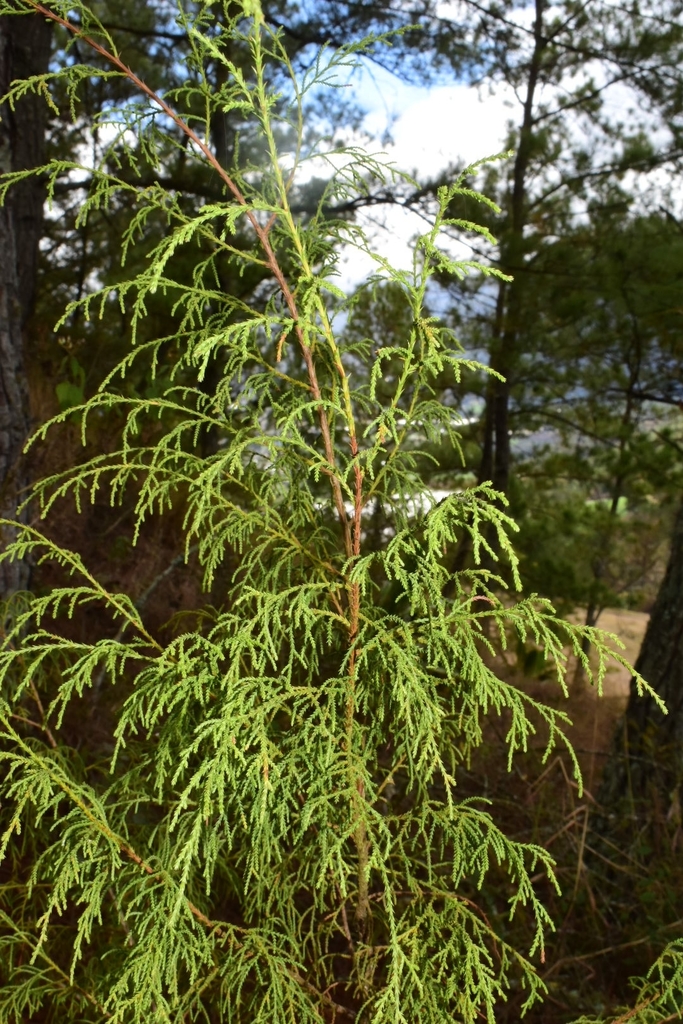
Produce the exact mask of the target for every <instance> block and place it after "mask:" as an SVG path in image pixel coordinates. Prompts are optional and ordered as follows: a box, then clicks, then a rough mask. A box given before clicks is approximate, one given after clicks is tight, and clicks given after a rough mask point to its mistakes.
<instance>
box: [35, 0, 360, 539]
mask: <svg viewBox="0 0 683 1024" xmlns="http://www.w3.org/2000/svg"><path fill="white" fill-rule="evenodd" d="M25 3H26V4H27V5H28V6H29V7H31V8H32V9H33V10H34V11H36V12H37V13H39V14H42V15H43V16H44V17H45V18H49V19H50V20H51V21H54V22H56V23H57V24H58V25H61V26H62V27H63V28H65V29H66V30H67V31H68V32H71V34H72V35H74V36H76V37H77V38H78V39H81V40H82V41H83V42H84V43H85V44H86V45H87V46H90V47H91V48H92V49H93V50H94V51H95V52H96V53H99V55H100V56H101V57H103V58H104V60H106V61H108V63H110V64H112V65H113V66H114V67H115V68H117V70H119V71H120V72H121V74H122V75H125V76H126V78H127V79H128V80H129V81H130V82H132V84H133V85H134V86H135V87H136V89H139V91H140V92H142V93H143V95H145V96H147V97H148V98H149V99H150V100H151V101H152V102H153V103H155V104H156V105H157V106H158V107H160V108H161V110H163V112H164V113H165V114H166V116H167V117H169V118H170V119H171V120H172V121H173V123H174V124H175V125H176V126H177V127H178V128H179V129H180V130H181V131H182V132H183V133H184V134H185V135H186V136H187V138H188V139H189V140H190V141H191V142H193V143H194V145H195V146H196V147H197V148H198V149H199V150H200V152H201V153H202V154H203V155H204V156H205V157H206V159H207V160H208V162H209V164H210V165H211V166H212V167H213V168H214V170H215V171H216V173H217V174H218V175H219V177H220V178H221V179H222V180H223V182H224V183H225V185H226V186H227V188H228V190H229V191H230V192H231V193H232V195H233V196H234V198H235V199H236V200H237V202H238V203H239V204H240V206H243V207H244V211H245V215H246V217H247V220H248V221H249V223H250V224H251V226H252V228H253V230H254V233H255V234H256V237H257V238H258V240H259V242H260V244H261V248H262V249H263V251H264V253H265V256H266V263H267V265H268V267H269V269H270V271H271V273H272V274H273V277H274V278H275V280H276V281H277V284H278V287H279V289H280V291H281V292H282V297H283V298H284V300H285V304H286V306H287V309H288V311H289V314H290V316H291V317H292V320H293V321H294V330H295V333H296V336H297V340H298V342H299V346H300V348H301V354H302V355H303V358H304V363H305V364H306V372H307V374H308V379H309V381H310V385H311V393H312V394H313V398H314V399H315V401H316V402H317V403H318V418H319V420H320V432H321V434H322V438H323V446H324V449H325V459H326V460H327V463H328V465H329V467H330V468H331V469H332V470H334V466H335V461H336V460H335V455H334V445H333V443H332V435H331V433H330V425H329V420H328V417H327V413H326V412H325V408H324V406H323V403H322V392H321V390H320V385H319V382H318V375H317V373H316V369H315V363H314V361H313V353H312V351H311V348H310V346H309V345H308V344H307V342H306V337H305V335H304V332H303V330H302V328H301V325H300V323H299V311H298V308H297V304H296V300H295V298H294V295H293V294H292V291H291V289H290V287H289V285H288V284H287V280H286V278H285V276H284V273H283V272H282V268H281V267H280V264H279V262H278V259H277V256H276V255H275V253H274V251H273V247H272V246H271V244H270V239H269V237H268V236H269V233H270V229H271V227H272V224H273V217H271V219H270V221H269V222H268V224H267V225H266V226H265V227H262V226H261V225H260V224H259V222H258V219H257V218H256V217H255V215H254V213H253V212H252V211H251V210H250V209H249V204H248V202H247V199H246V196H245V195H244V193H243V192H242V190H241V189H240V188H239V186H238V185H237V184H236V182H234V181H233V179H232V178H231V177H230V175H229V174H228V173H227V171H226V170H225V168H224V167H223V166H222V165H221V163H220V161H219V160H218V159H217V158H216V156H215V155H214V153H212V152H211V149H210V147H209V146H207V144H206V143H205V142H204V141H203V140H202V139H201V138H200V137H199V135H197V133H196V132H195V131H194V130H193V129H192V128H191V127H190V126H189V125H188V124H187V122H186V121H184V120H183V118H182V117H181V116H180V115H179V114H177V113H176V112H175V110H173V108H172V107H170V106H169V105H168V103H166V101H165V100H164V99H163V98H162V97H161V96H159V95H158V93H156V92H154V90H153V89H151V88H150V87H149V86H148V85H147V84H146V83H145V82H143V80H142V79H141V78H139V77H138V76H137V75H136V74H135V72H134V71H133V70H132V69H131V68H129V67H128V65H127V64H124V63H123V61H122V60H121V59H120V58H119V57H117V56H116V54H113V53H111V52H110V51H109V50H107V48H106V47H105V46H102V45H101V44H100V43H98V42H97V41H96V40H95V39H92V38H91V37H90V36H87V35H85V33H84V32H82V31H81V29H79V28H78V26H77V25H73V24H72V23H71V22H70V21H69V20H68V19H67V18H62V17H61V15H59V14H56V13H55V12H54V11H51V10H50V9H49V8H48V7H45V6H44V5H43V4H41V3H37V2H36V0H25ZM327 475H328V476H329V477H330V483H331V486H332V492H333V496H334V504H335V507H336V509H337V514H338V516H339V519H340V522H341V524H342V529H343V531H344V547H345V549H346V555H347V558H350V557H351V555H352V554H353V542H352V539H351V529H350V526H349V521H348V516H347V515H346V509H345V508H344V497H343V495H342V489H341V483H340V482H339V480H338V478H337V477H336V475H335V474H334V472H331V473H328V474H327Z"/></svg>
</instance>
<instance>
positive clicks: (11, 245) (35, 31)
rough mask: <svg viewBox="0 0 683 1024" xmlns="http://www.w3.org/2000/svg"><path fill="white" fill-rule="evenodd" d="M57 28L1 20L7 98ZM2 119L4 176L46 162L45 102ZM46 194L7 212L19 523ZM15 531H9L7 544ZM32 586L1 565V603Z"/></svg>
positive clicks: (5, 300)
mask: <svg viewBox="0 0 683 1024" xmlns="http://www.w3.org/2000/svg"><path fill="white" fill-rule="evenodd" d="M50 43H51V25H50V24H49V23H48V22H46V21H45V19H44V18H40V17H38V16H33V15H27V16H25V17H21V18H16V17H4V18H0V94H4V93H5V92H6V91H7V88H8V86H9V84H10V82H12V81H13V80H14V79H17V78H27V77H29V76H30V75H36V74H41V73H43V72H45V71H47V69H48V62H49V58H50ZM0 114H1V116H2V121H1V122H0V172H2V173H5V172H7V171H17V170H24V169H26V168H29V167H36V166H38V165H40V164H41V163H43V162H44V158H45V127H46V123H47V105H46V103H45V100H44V99H42V98H39V97H35V96H27V97H25V98H24V99H22V100H21V101H20V102H19V103H17V105H16V108H15V110H11V109H10V108H9V107H8V105H7V104H5V105H4V106H3V107H2V109H1V111H0ZM43 202H44V186H43V184H42V182H41V181H39V180H38V179H36V178H30V179H29V180H28V181H26V182H22V183H21V184H20V185H17V186H16V187H14V188H13V189H12V190H11V191H10V193H9V195H8V197H7V200H6V202H5V205H4V207H2V208H0V516H2V517H3V518H7V517H9V518H13V517H14V513H15V510H16V505H17V499H18V496H19V494H20V493H21V492H22V491H23V490H24V489H25V487H26V485H27V483H28V475H27V467H26V463H25V461H24V459H23V457H22V449H23V446H24V443H25V441H26V438H27V437H28V434H29V428H30V416H29V404H28V385H27V381H26V369H25V357H24V332H25V329H26V325H27V322H28V319H29V317H30V315H31V311H32V308H33V300H34V294H35V285H36V268H37V261H38V243H39V241H40V235H41V229H42V216H43ZM9 532H10V531H7V530H5V532H4V535H3V538H2V539H3V541H6V540H7V539H8V534H9ZM28 582H29V566H28V564H27V563H25V562H8V561H4V562H0V599H1V598H4V597H7V596H8V595H9V594H11V593H13V592H14V591H16V590H21V589H24V588H26V587H27V586H28Z"/></svg>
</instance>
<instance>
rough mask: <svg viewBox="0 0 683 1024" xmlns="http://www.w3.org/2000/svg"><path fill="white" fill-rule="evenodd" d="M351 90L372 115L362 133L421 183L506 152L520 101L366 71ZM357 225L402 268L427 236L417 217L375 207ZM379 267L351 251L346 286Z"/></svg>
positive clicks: (345, 259)
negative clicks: (419, 238) (419, 237)
mask: <svg viewBox="0 0 683 1024" xmlns="http://www.w3.org/2000/svg"><path fill="white" fill-rule="evenodd" d="M350 84H351V87H352V89H353V92H354V96H355V98H356V100H357V101H358V102H359V103H360V105H361V106H362V107H363V109H365V110H366V111H367V113H366V116H365V120H364V124H363V128H364V129H365V131H366V132H368V134H370V135H371V136H372V137H374V138H376V139H377V140H378V144H377V150H378V151H380V150H381V151H382V152H384V153H385V154H386V158H387V160H389V161H391V162H393V163H394V164H395V165H396V167H397V168H399V169H400V170H402V171H405V172H407V173H409V174H412V175H414V176H415V177H416V178H418V179H420V180H423V181H424V180H425V179H427V178H433V177H436V176H437V175H438V174H439V173H440V172H441V171H442V170H443V169H444V168H446V167H447V166H449V164H461V165H462V164H469V163H473V162H474V161H476V160H480V159H481V158H482V157H485V156H493V155H494V154H497V153H499V152H501V150H502V149H503V147H504V143H505V138H506V134H507V124H508V122H509V121H510V119H511V118H514V117H515V115H516V113H517V111H516V109H515V107H516V106H517V105H516V103H514V102H513V101H512V100H511V98H510V96H509V95H507V94H506V93H505V92H504V91H503V90H502V89H500V90H498V91H497V92H496V93H492V94H491V93H489V92H488V91H487V90H485V89H480V90H477V89H473V88H471V87H469V86H467V85H464V84H452V85H440V86H434V87H431V88H421V87H419V86H415V85H407V84H405V83H403V82H401V81H400V79H398V78H397V77H396V76H394V75H392V74H391V73H390V72H388V71H385V70H383V69H381V68H376V67H368V66H367V65H366V66H364V67H363V68H362V69H361V70H360V72H357V73H356V75H355V76H354V79H353V80H352V81H351V83H350ZM387 134H388V136H389V138H387V137H386V136H387ZM360 221H361V223H362V224H363V227H365V228H366V229H367V230H368V231H369V232H370V233H371V234H372V236H373V239H374V241H375V243H376V245H377V248H378V250H379V251H380V252H381V254H382V255H383V256H385V257H387V258H390V259H391V260H392V262H393V263H394V264H396V265H398V266H400V267H401V268H402V269H403V268H407V267H409V266H410V265H411V253H412V246H411V239H412V238H413V237H414V236H415V234H416V233H418V232H423V231H424V230H425V223H424V221H423V220H421V219H420V218H419V217H418V216H417V215H416V214H415V213H413V212H410V211H407V210H400V209H396V208H382V207H374V208H373V209H372V210H370V211H365V212H363V213H362V214H361V215H360ZM463 254H464V250H463ZM375 269H376V267H375V265H374V263H373V262H372V260H371V259H370V258H369V257H366V256H363V255H362V254H358V253H356V252H353V253H348V254H347V255H346V256H344V257H343V258H342V262H341V266H340V271H341V282H340V283H341V286H342V287H343V288H344V289H345V290H348V289H351V288H353V287H354V285H356V284H359V283H360V282H361V281H362V280H364V279H365V277H367V276H368V275H369V274H370V273H372V272H373V270H375Z"/></svg>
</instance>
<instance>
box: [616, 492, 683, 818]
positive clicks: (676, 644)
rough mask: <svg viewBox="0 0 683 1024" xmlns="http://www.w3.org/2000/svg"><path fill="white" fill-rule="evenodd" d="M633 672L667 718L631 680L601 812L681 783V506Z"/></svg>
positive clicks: (682, 582) (682, 584) (682, 604)
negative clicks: (644, 682) (659, 701)
mask: <svg viewBox="0 0 683 1024" xmlns="http://www.w3.org/2000/svg"><path fill="white" fill-rule="evenodd" d="M635 667H636V671H638V672H639V673H640V674H641V675H642V676H643V677H644V679H646V680H647V682H648V683H649V684H650V686H651V687H652V688H653V690H654V691H655V692H656V693H657V694H658V695H659V697H661V699H662V700H663V701H664V702H665V704H666V707H667V711H668V714H663V713H662V712H661V711H660V710H659V708H658V707H657V704H656V702H655V700H654V698H653V697H649V696H644V697H639V696H638V693H637V690H636V686H635V682H634V681H633V680H631V693H630V697H629V702H628V705H627V708H626V713H625V715H624V718H623V720H622V722H621V724H620V726H619V728H618V729H617V733H616V736H615V741H614V746H613V750H612V755H611V758H610V760H609V762H608V764H607V765H606V768H605V772H604V775H603V781H602V788H601V793H600V800H601V803H602V804H603V805H604V806H605V808H606V809H607V810H610V809H611V808H612V807H614V806H616V804H617V803H618V802H619V801H620V800H622V799H624V798H625V797H630V798H631V799H632V801H633V803H634V806H635V805H636V804H637V803H638V802H639V801H642V800H644V799H647V798H648V796H649V795H650V794H651V793H652V791H653V788H654V789H656V790H657V791H658V792H659V793H666V794H668V793H670V792H671V791H672V790H674V789H676V787H677V786H678V785H679V784H680V783H681V779H682V778H683V502H682V503H681V506H680V508H679V510H678V514H677V516H676V521H675V524H674V529H673V536H672V539H671V552H670V554H669V561H668V565H667V568H666V573H665V575H664V579H663V580H662V583H661V586H660V588H659V592H658V594H657V598H656V600H655V603H654V607H653V609H652V614H651V616H650V622H649V624H648V627H647V630H646V633H645V637H644V639H643V644H642V647H641V649H640V654H639V655H638V660H637V661H636V665H635Z"/></svg>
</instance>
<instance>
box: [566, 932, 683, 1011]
mask: <svg viewBox="0 0 683 1024" xmlns="http://www.w3.org/2000/svg"><path fill="white" fill-rule="evenodd" d="M631 985H632V986H633V988H634V990H635V998H634V1005H633V1007H631V1008H629V1009H626V1010H623V1011H622V1012H621V1013H618V1014H615V1015H614V1016H610V1017H603V1016H601V1017H580V1018H579V1019H578V1020H577V1021H575V1024H603V1022H604V1024H626V1022H627V1021H628V1022H632V1024H657V1022H658V1021H673V1020H680V1019H681V1015H682V1014H683V941H681V940H680V939H677V940H676V941H675V942H670V943H669V945H668V946H667V947H666V949H665V950H664V952H663V953H662V955H661V956H660V957H658V958H657V960H656V961H655V962H654V964H653V965H652V967H651V968H650V970H649V971H648V973H647V975H646V977H644V978H632V979H631Z"/></svg>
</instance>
